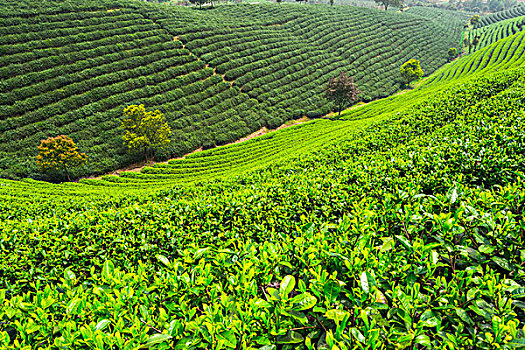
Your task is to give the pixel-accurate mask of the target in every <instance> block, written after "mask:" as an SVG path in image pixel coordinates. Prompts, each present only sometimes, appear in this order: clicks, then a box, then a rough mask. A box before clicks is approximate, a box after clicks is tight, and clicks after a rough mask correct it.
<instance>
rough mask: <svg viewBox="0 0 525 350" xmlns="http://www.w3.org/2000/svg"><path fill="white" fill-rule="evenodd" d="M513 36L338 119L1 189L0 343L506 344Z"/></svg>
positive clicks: (520, 179)
mask: <svg viewBox="0 0 525 350" xmlns="http://www.w3.org/2000/svg"><path fill="white" fill-rule="evenodd" d="M30 10H31V11H32V9H30ZM523 35H525V34H523V33H521V34H518V35H515V36H513V37H510V38H508V39H506V40H503V41H502V42H501V43H500V42H498V43H497V44H494V45H491V46H489V47H486V48H484V49H482V50H479V51H478V52H476V53H475V54H473V55H468V56H463V57H462V58H460V59H458V60H455V61H454V62H453V63H451V64H449V65H447V66H446V67H445V68H444V69H442V70H440V71H439V72H438V73H436V74H434V75H432V76H430V77H429V78H428V79H427V80H425V81H424V82H423V83H422V84H421V85H420V86H418V87H417V88H415V89H413V90H411V91H408V92H407V93H405V94H399V95H397V96H392V97H389V98H386V99H382V100H379V101H375V102H372V103H369V104H366V105H363V106H361V107H359V108H356V109H353V110H350V111H347V112H345V113H344V114H343V116H342V117H343V118H342V119H337V120H333V121H331V120H324V119H323V120H316V121H313V122H311V123H307V124H304V125H298V126H295V127H293V128H288V129H286V130H282V131H279V132H276V133H273V134H268V135H265V136H263V137H261V138H256V139H252V140H250V141H249V142H246V143H238V144H233V145H229V146H226V147H220V148H214V149H210V150H207V151H202V152H197V153H194V154H192V155H191V156H188V157H187V158H185V159H177V160H173V161H171V162H169V163H167V164H157V165H156V166H155V167H150V168H146V169H145V170H144V172H142V173H130V174H125V175H124V176H121V177H116V176H113V177H105V178H104V179H102V180H84V181H83V182H82V183H69V184H61V185H58V186H56V185H52V184H49V183H42V182H37V181H33V180H25V181H9V180H0V197H1V199H2V200H1V201H0V276H2V279H0V305H1V306H0V347H1V348H9V349H10V348H50V349H59V348H71V349H110V348H111V349H117V348H118V349H138V348H149V349H172V348H174V349H240V348H245V349H265V350H268V349H336V348H339V349H354V348H356V349H364V348H370V349H411V348H429V349H457V348H461V347H465V348H473V349H495V348H497V349H509V350H510V349H513V348H518V347H522V345H523V344H524V343H525V338H524V334H523V320H524V319H525V302H524V300H525V271H524V270H523V266H525V251H524V249H523V247H524V245H525V241H524V240H525V236H524V234H523V232H524V230H525V225H524V221H523V215H522V214H523V207H524V206H525V191H524V188H525V184H524V181H525V173H524V169H525V163H524V160H523V154H524V149H523V148H524V146H523V140H524V139H525V128H524V125H523V111H524V110H525V101H524V99H523V95H524V93H525V69H524V68H522V65H523V60H525V57H523V55H522V54H521V52H522V51H523V50H522V49H521V48H522V45H524V41H523V40H522V38H523ZM495 50H497V51H495ZM443 52H444V51H442V52H441V54H443ZM495 52H502V53H507V54H495ZM512 67H518V69H514V70H512V69H511V68H512ZM297 113H299V114H302V113H303V111H299V112H297ZM359 118H361V119H359ZM181 179H182V180H181ZM182 181H186V182H185V183H183V182H182Z"/></svg>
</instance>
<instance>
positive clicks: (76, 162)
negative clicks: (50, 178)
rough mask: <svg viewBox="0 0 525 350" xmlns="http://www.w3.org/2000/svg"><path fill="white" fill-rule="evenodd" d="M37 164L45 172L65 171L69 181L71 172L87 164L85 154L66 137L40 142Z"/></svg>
mask: <svg viewBox="0 0 525 350" xmlns="http://www.w3.org/2000/svg"><path fill="white" fill-rule="evenodd" d="M37 148H38V155H37V157H36V164H37V166H38V168H39V169H40V170H41V171H43V172H49V171H64V172H65V174H66V177H67V179H68V181H71V179H70V177H69V171H70V169H72V168H76V167H79V166H81V165H84V164H86V163H87V156H86V154H85V153H80V152H79V151H78V147H77V146H76V145H75V142H73V140H72V139H71V138H69V137H67V136H65V135H59V136H56V137H50V138H48V139H46V140H42V141H41V142H40V146H38V147H37Z"/></svg>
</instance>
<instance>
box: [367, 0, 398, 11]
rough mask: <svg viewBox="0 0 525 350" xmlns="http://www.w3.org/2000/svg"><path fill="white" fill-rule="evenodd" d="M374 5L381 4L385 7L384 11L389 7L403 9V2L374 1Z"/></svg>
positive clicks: (393, 0)
mask: <svg viewBox="0 0 525 350" xmlns="http://www.w3.org/2000/svg"><path fill="white" fill-rule="evenodd" d="M374 1H375V2H376V3H378V4H381V5H383V6H384V7H385V11H387V10H388V7H389V6H392V7H403V2H402V1H401V0H374Z"/></svg>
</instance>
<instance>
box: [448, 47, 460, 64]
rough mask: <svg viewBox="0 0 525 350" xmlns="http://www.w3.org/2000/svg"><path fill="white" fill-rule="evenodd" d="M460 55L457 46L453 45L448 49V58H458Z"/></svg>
mask: <svg viewBox="0 0 525 350" xmlns="http://www.w3.org/2000/svg"><path fill="white" fill-rule="evenodd" d="M457 55H458V49H456V48H455V47H451V48H450V49H448V58H449V60H451V61H452V60H453V59H454V58H456V57H457Z"/></svg>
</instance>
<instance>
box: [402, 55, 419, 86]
mask: <svg viewBox="0 0 525 350" xmlns="http://www.w3.org/2000/svg"><path fill="white" fill-rule="evenodd" d="M399 72H400V73H401V77H402V78H403V82H404V83H405V84H406V85H407V86H410V83H411V82H413V81H415V80H418V79H420V78H421V77H422V76H423V74H424V73H423V70H422V69H421V65H420V63H419V60H416V59H414V58H412V59H410V60H408V61H406V62H405V63H403V65H402V66H401V68H400V69H399Z"/></svg>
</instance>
